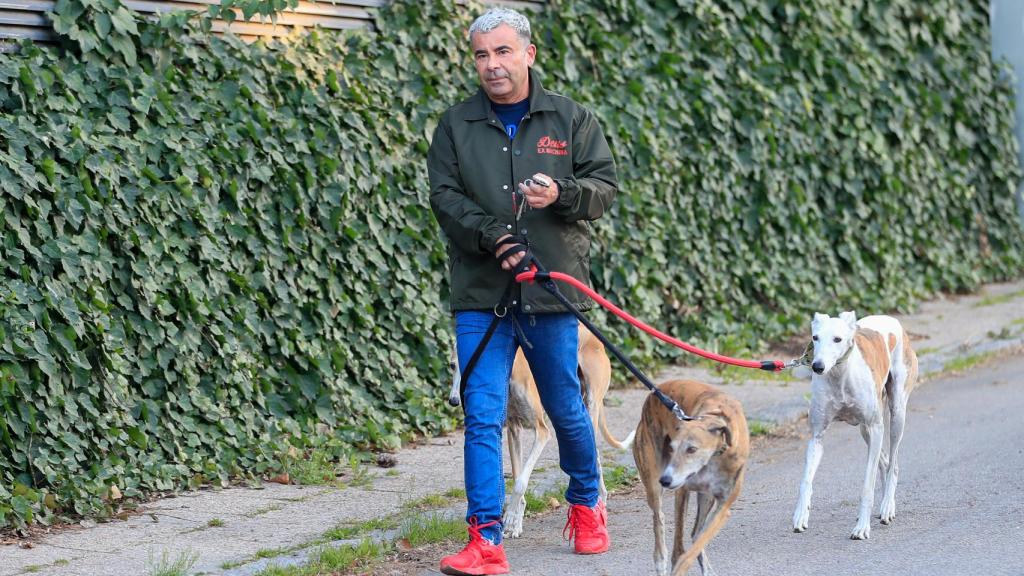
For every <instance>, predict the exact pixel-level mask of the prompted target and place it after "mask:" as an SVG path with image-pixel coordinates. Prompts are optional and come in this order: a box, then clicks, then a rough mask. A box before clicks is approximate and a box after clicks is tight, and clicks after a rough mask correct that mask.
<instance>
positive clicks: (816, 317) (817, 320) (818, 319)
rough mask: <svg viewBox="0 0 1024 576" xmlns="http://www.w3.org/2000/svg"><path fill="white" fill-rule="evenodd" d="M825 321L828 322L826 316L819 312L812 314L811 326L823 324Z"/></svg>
mask: <svg viewBox="0 0 1024 576" xmlns="http://www.w3.org/2000/svg"><path fill="white" fill-rule="evenodd" d="M825 320H828V314H822V313H821V312H815V313H814V320H812V321H811V326H814V325H815V324H820V323H822V322H824V321H825Z"/></svg>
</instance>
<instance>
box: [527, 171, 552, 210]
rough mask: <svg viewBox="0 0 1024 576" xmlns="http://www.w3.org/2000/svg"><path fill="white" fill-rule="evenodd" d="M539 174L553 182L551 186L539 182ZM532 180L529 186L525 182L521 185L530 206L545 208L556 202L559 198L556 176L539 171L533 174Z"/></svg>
mask: <svg viewBox="0 0 1024 576" xmlns="http://www.w3.org/2000/svg"><path fill="white" fill-rule="evenodd" d="M538 176H539V177H540V178H542V179H544V180H547V181H548V182H551V184H550V185H549V186H541V185H540V184H538V183H537V177H538ZM531 181H532V184H530V185H529V186H527V185H525V184H520V185H519V189H520V190H522V192H523V194H525V195H526V203H527V204H529V205H530V208H534V209H537V208H545V207H547V206H550V205H552V204H554V203H555V200H558V182H555V179H554V178H552V177H550V176H548V175H547V174H542V173H540V172H538V173H536V174H534V175H533V178H532V179H531Z"/></svg>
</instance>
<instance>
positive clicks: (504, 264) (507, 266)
mask: <svg viewBox="0 0 1024 576" xmlns="http://www.w3.org/2000/svg"><path fill="white" fill-rule="evenodd" d="M511 237H512V235H511V234H505V235H504V236H502V237H501V238H498V244H501V241H502V240H504V239H505V238H511ZM506 250H512V248H511V247H510V246H508V245H505V246H498V248H497V249H496V250H495V251H494V257H495V258H501V255H502V254H504V253H505V251H506ZM525 255H526V251H525V250H521V251H519V252H517V253H515V254H510V255H509V256H508V257H507V258H505V259H504V260H502V261H501V269H502V270H506V271H510V270H513V269H515V267H516V266H518V265H519V262H520V261H522V259H523V256H525Z"/></svg>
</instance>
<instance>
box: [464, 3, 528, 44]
mask: <svg viewBox="0 0 1024 576" xmlns="http://www.w3.org/2000/svg"><path fill="white" fill-rule="evenodd" d="M502 24H507V25H508V26H509V27H510V28H512V29H513V30H515V31H516V34H517V35H518V36H519V37H520V38H522V40H523V42H524V43H525V44H529V43H530V21H529V20H527V19H526V16H523V15H522V14H520V13H519V12H516V11H515V10H512V9H511V8H491V9H490V10H488V11H487V12H484V13H483V14H481V15H480V17H479V18H477V19H476V20H474V21H473V24H472V25H471V26H470V27H469V37H470V38H473V34H474V33H475V32H481V33H487V32H490V31H491V30H494V29H495V28H497V27H498V26H501V25H502Z"/></svg>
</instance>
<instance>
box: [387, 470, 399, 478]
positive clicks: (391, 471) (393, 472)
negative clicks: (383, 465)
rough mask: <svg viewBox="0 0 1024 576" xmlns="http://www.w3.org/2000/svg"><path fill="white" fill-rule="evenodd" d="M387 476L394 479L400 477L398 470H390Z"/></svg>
mask: <svg viewBox="0 0 1024 576" xmlns="http://www.w3.org/2000/svg"><path fill="white" fill-rule="evenodd" d="M384 475H385V476H391V477H392V478H393V477H395V476H398V470H388V471H387V472H385V473H384Z"/></svg>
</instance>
